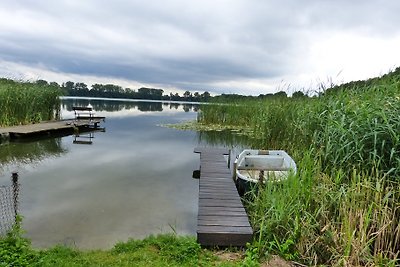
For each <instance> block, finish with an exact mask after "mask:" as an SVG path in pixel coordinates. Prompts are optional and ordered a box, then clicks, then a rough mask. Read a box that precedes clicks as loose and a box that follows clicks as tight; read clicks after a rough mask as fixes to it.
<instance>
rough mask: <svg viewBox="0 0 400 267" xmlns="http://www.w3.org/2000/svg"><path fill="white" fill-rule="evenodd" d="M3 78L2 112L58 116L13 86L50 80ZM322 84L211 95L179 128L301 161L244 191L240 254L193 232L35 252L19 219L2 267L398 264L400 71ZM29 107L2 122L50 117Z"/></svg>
mask: <svg viewBox="0 0 400 267" xmlns="http://www.w3.org/2000/svg"><path fill="white" fill-rule="evenodd" d="M0 82H1V83H0V100H1V101H2V102H1V103H0V105H2V106H1V110H2V111H3V107H5V106H6V105H5V104H4V103H6V104H9V103H12V101H17V102H19V101H22V103H24V104H21V106H20V107H21V108H22V109H26V108H28V107H25V106H28V105H27V103H31V101H33V102H35V101H37V102H38V105H39V107H42V108H44V110H45V111H44V112H43V114H47V115H51V114H53V116H55V115H56V112H54V109H53V108H54V107H55V109H57V108H58V107H57V103H55V102H52V101H51V100H49V101H47V102H42V103H41V104H40V102H39V99H41V98H38V99H37V100H35V98H29V97H27V98H25V100H22V99H24V97H26V96H29V95H30V94H29V93H28V91H29V90H26V91H24V90H22V89H21V91H20V90H13V88H20V87H21V88H22V87H24V86H26V88H31V87H30V86H32V88H34V89H35V92H36V90H39V89H40V90H41V89H43V88H44V87H46V86H48V87H52V85H51V84H48V83H47V82H46V84H44V83H43V82H42V85H37V84H36V85H26V84H24V83H22V84H23V85H20V84H18V83H16V84H12V83H11V82H10V81H8V80H4V79H2V80H0ZM7 83H9V84H8V85H7ZM5 85H6V86H5ZM35 86H38V87H35ZM4 88H5V89H4ZM322 89H323V90H321V92H320V93H319V94H318V95H317V96H314V97H307V96H306V95H304V94H300V93H298V94H294V95H293V96H292V97H287V95H286V94H282V93H279V94H278V93H277V94H275V95H272V96H262V97H260V96H259V97H244V96H237V95H228V96H227V95H225V96H220V97H212V102H215V103H224V105H202V106H201V108H200V109H201V111H200V113H199V115H198V122H197V123H193V122H191V123H186V124H185V125H183V126H174V127H175V128H181V129H196V130H200V131H203V132H206V131H208V132H210V133H212V132H215V131H222V130H227V131H231V132H233V133H234V134H237V135H240V136H241V137H243V136H244V137H247V138H248V141H247V142H248V144H249V145H250V146H251V147H254V148H260V149H284V150H286V151H287V152H288V153H289V154H290V155H292V157H293V158H294V159H295V161H296V163H297V166H298V174H297V175H296V176H292V177H289V178H288V179H287V180H286V181H283V182H281V183H274V184H266V185H264V186H263V187H260V188H257V189H255V190H253V191H251V192H249V193H248V194H247V195H246V196H245V198H244V201H245V206H246V208H247V211H248V213H249V216H250V220H251V223H252V226H253V228H254V229H255V235H254V240H253V242H252V243H251V244H248V246H247V247H246V248H245V249H244V250H237V251H235V250H231V251H230V252H229V250H228V251H227V253H238V255H239V256H237V257H236V258H234V259H233V260H227V259H226V258H223V259H221V257H218V256H217V255H218V253H219V251H218V250H212V249H203V248H201V247H200V246H199V245H198V244H197V243H196V241H195V238H193V237H181V236H176V235H174V234H170V235H160V236H157V237H154V236H150V237H148V238H146V239H144V240H129V241H127V242H124V243H118V244H116V245H115V246H114V248H112V249H110V250H106V251H80V250H77V249H74V248H67V247H62V246H56V247H54V248H51V249H46V250H36V249H33V248H32V247H31V245H30V243H29V240H27V239H25V238H23V237H22V236H23V234H22V230H21V228H20V220H18V223H17V224H16V226H15V227H14V229H13V231H11V232H10V233H9V234H8V235H7V236H6V237H3V238H0V266H54V265H57V266H132V265H136V266H149V265H152V266H165V265H168V266H199V265H200V266H210V265H211V266H258V265H259V263H260V262H263V264H265V262H266V261H268V259H269V257H270V255H274V254H276V255H279V256H280V257H281V258H283V259H285V260H286V262H283V263H284V264H286V265H287V266H291V265H290V264H291V263H292V262H299V263H301V264H304V265H307V266H393V267H394V266H398V265H399V264H400V254H399V253H400V252H399V251H400V116H399V114H400V68H397V69H396V70H394V71H393V72H390V73H388V74H385V75H383V76H382V77H377V78H373V79H369V80H366V81H357V82H351V83H347V84H343V85H340V86H333V87H331V88H328V89H326V88H322ZM43 90H44V89H43ZM53 90H54V92H53ZM31 91H32V90H31ZM17 92H18V94H17ZM45 92H47V93H48V94H50V95H52V96H53V95H56V96H57V97H56V99H57V98H58V95H60V94H62V93H60V90H58V89H57V88H54V87H53V89H52V90H51V91H45ZM49 92H51V93H49ZM13 94H15V95H13ZM45 94H46V93H45ZM35 95H36V93H35ZM31 97H32V96H31ZM4 99H6V101H4ZM31 99H33V100H31ZM51 99H53V98H51ZM15 105H18V104H15ZM45 105H46V106H45ZM58 105H59V104H58ZM50 106H51V107H52V109H51V112H50V109H49V107H50ZM10 110H11V109H10ZM16 110H17V109H16ZM30 112H33V111H30V110H27V111H26V112H25V114H24V115H18V116H17V117H16V118H13V117H12V115H10V114H14V113H12V112H11V111H10V112H9V113H7V115H6V116H4V115H3V117H2V118H1V120H0V121H1V123H2V124H4V123H10V122H11V123H20V122H35V121H36V120H37V119H39V118H40V119H44V117H45V116H44V115H42V113H40V112H36V111H35V112H36V113H35V112H33V113H32V114H34V115H33V118H32V116H31V115H32V114H31V115H29V114H30ZM15 114H17V113H15ZM35 114H38V115H35ZM239 139H240V138H238V140H239ZM221 141H223V140H221ZM227 145H230V144H227ZM266 266H268V265H266ZM271 266H273V265H271ZM282 266H285V265H282ZM292 266H293V265H292Z"/></svg>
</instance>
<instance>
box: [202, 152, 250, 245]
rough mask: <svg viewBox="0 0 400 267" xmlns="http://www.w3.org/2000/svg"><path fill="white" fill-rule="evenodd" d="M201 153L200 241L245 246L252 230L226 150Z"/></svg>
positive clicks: (204, 243)
mask: <svg viewBox="0 0 400 267" xmlns="http://www.w3.org/2000/svg"><path fill="white" fill-rule="evenodd" d="M194 152H195V153H200V181H199V211H198V217H197V241H198V242H199V243H200V244H201V245H203V246H245V245H246V243H247V242H251V240H252V237H253V229H252V227H251V226H250V223H249V219H248V216H247V213H246V211H245V209H244V207H243V204H242V201H241V199H240V197H239V193H238V191H237V189H236V186H235V183H234V182H233V179H232V174H231V171H230V170H229V168H228V163H227V162H226V160H225V158H224V155H229V154H230V151H229V150H227V149H214V148H196V149H195V150H194Z"/></svg>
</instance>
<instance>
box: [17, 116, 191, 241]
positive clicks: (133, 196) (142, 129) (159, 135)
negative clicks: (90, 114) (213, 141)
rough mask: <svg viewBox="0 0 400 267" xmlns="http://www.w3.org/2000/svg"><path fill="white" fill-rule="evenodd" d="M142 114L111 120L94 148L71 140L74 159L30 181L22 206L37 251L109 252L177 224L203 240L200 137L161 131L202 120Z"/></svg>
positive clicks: (51, 164)
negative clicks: (195, 175)
mask: <svg viewBox="0 0 400 267" xmlns="http://www.w3.org/2000/svg"><path fill="white" fill-rule="evenodd" d="M142 114H143V116H132V117H129V116H128V117H122V118H113V119H110V120H106V123H105V127H106V128H107V131H106V133H95V138H94V140H93V141H94V142H93V145H90V146H83V145H74V144H72V140H73V139H72V137H66V138H63V144H65V146H66V147H68V150H69V153H67V154H65V155H63V157H60V158H53V159H51V160H49V161H46V162H45V164H42V165H41V166H39V167H38V168H35V169H34V170H32V172H31V173H30V174H29V177H28V175H26V176H25V180H24V181H23V182H24V187H23V194H22V201H21V205H22V209H23V215H24V216H25V220H24V228H25V229H26V230H27V232H28V237H30V238H32V241H33V244H34V246H41V247H47V246H50V245H54V244H55V243H67V244H76V246H78V247H82V248H109V247H111V246H112V245H114V244H115V242H117V241H120V240H127V239H128V238H129V237H134V238H143V237H145V236H147V235H149V234H158V233H160V232H161V231H165V232H171V231H172V229H171V228H170V226H169V225H171V226H173V227H176V230H177V231H178V233H181V234H192V235H194V234H195V226H196V225H195V223H196V215H197V201H198V200H197V194H198V193H197V190H198V181H197V180H194V179H192V178H191V175H192V170H193V169H197V168H198V155H196V154H194V153H193V148H194V146H195V144H196V136H195V133H193V132H189V131H186V132H183V131H177V130H174V129H169V128H161V127H157V126H156V125H157V124H158V123H162V122H165V123H170V122H174V121H176V120H182V119H192V118H193V117H194V116H195V114H194V113H191V114H190V113H184V112H183V111H182V112H180V113H177V115H172V116H169V115H168V114H166V113H164V112H163V113H162V114H160V113H159V114H158V116H154V115H150V116H148V114H149V113H142Z"/></svg>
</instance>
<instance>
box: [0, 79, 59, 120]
mask: <svg viewBox="0 0 400 267" xmlns="http://www.w3.org/2000/svg"><path fill="white" fill-rule="evenodd" d="M60 95H61V91H60V89H59V88H57V87H54V86H50V85H39V84H36V83H27V82H15V81H12V80H7V79H0V110H1V113H0V126H10V125H18V124H28V123H35V122H40V121H42V120H51V119H54V118H56V117H57V116H58V114H59V110H60V102H59V99H58V97H59V96H60Z"/></svg>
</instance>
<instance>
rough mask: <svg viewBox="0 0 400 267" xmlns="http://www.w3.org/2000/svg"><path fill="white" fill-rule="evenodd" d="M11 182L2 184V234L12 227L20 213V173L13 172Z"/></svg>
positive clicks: (0, 188)
mask: <svg viewBox="0 0 400 267" xmlns="http://www.w3.org/2000/svg"><path fill="white" fill-rule="evenodd" d="M11 182H12V183H11V184H10V185H2V186H0V236H4V235H6V234H7V233H8V232H9V231H10V230H11V229H12V227H13V225H14V224H15V219H16V217H17V214H18V194H19V184H18V174H16V173H13V175H12V178H11Z"/></svg>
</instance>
